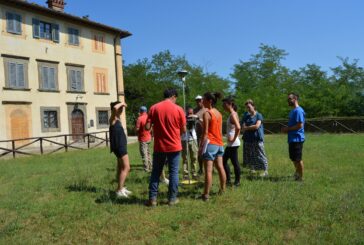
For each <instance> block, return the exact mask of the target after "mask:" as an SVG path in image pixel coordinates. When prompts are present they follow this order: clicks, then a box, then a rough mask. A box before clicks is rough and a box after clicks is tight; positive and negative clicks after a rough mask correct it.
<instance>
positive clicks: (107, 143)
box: [105, 131, 109, 146]
mask: <svg viewBox="0 0 364 245" xmlns="http://www.w3.org/2000/svg"><path fill="white" fill-rule="evenodd" d="M105 139H106V140H105V141H106V146H109V137H108V135H107V131H106V132H105Z"/></svg>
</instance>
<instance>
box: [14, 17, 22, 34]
mask: <svg viewBox="0 0 364 245" xmlns="http://www.w3.org/2000/svg"><path fill="white" fill-rule="evenodd" d="M14 17H15V18H14V20H15V22H14V24H15V32H16V33H17V34H21V22H22V16H21V15H19V14H15V15H14Z"/></svg>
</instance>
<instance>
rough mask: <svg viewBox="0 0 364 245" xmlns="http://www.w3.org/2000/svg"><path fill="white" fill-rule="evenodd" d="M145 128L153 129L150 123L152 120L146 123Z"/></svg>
mask: <svg viewBox="0 0 364 245" xmlns="http://www.w3.org/2000/svg"><path fill="white" fill-rule="evenodd" d="M144 128H145V130H148V131H149V130H151V128H152V124H151V123H150V122H147V123H146V124H145V127H144Z"/></svg>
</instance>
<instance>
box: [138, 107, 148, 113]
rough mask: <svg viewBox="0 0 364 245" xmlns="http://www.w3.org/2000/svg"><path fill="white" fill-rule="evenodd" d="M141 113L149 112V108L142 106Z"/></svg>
mask: <svg viewBox="0 0 364 245" xmlns="http://www.w3.org/2000/svg"><path fill="white" fill-rule="evenodd" d="M139 112H147V107H145V106H141V107H140V108H139Z"/></svg>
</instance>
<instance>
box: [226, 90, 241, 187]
mask: <svg viewBox="0 0 364 245" xmlns="http://www.w3.org/2000/svg"><path fill="white" fill-rule="evenodd" d="M222 102H223V106H224V109H225V111H227V112H229V113H230V115H229V117H228V119H227V121H226V138H227V145H226V148H225V152H224V156H223V165H224V169H225V172H226V184H227V185H231V179H230V168H229V165H228V160H229V159H230V160H231V163H232V164H233V166H234V175H235V181H234V185H235V186H239V185H240V174H241V170H240V166H239V161H238V148H239V146H240V140H239V135H240V123H239V118H238V114H237V113H236V110H237V106H236V105H235V103H234V99H233V98H231V97H228V98H225V99H223V100H222Z"/></svg>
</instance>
